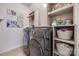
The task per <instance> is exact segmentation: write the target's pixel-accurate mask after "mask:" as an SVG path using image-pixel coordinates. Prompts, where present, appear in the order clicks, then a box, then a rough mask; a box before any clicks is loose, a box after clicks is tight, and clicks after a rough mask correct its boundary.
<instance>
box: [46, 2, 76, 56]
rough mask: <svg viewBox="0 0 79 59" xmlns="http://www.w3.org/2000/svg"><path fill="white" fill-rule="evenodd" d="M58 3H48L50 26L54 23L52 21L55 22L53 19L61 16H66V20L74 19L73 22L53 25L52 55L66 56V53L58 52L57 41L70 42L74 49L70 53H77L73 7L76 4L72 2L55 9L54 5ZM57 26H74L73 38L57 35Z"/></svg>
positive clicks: (62, 17)
mask: <svg viewBox="0 0 79 59" xmlns="http://www.w3.org/2000/svg"><path fill="white" fill-rule="evenodd" d="M56 4H57V3H49V4H48V20H49V24H50V26H51V25H52V23H51V22H53V20H56V19H57V18H61V19H64V18H65V20H67V19H68V18H69V19H72V24H67V25H66V24H59V25H58V24H57V25H52V27H53V44H52V46H53V48H52V50H53V54H52V55H53V56H65V55H63V54H60V53H59V52H58V50H57V47H56V44H57V42H60V43H65V44H68V45H69V46H72V47H73V51H72V53H71V54H70V55H76V54H75V53H76V43H75V41H76V39H75V25H74V21H73V20H74V19H73V7H74V5H73V4H71V3H70V4H68V5H65V6H62V7H60V8H58V9H55V8H54V6H55V5H56ZM60 4H62V3H60ZM64 4H65V3H64ZM64 4H63V5H64ZM67 15H69V16H67ZM57 28H64V29H65V28H72V29H73V34H72V38H71V39H69V40H67V39H61V38H59V37H58V35H57ZM63 52H64V51H63Z"/></svg>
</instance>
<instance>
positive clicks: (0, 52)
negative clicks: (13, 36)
mask: <svg viewBox="0 0 79 59" xmlns="http://www.w3.org/2000/svg"><path fill="white" fill-rule="evenodd" d="M20 47H23V45H21V46H16V47H13V48H9V49H6V50H3V51H0V54H3V53H6V52H8V51H11V50H14V49H17V48H20Z"/></svg>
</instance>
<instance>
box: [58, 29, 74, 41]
mask: <svg viewBox="0 0 79 59" xmlns="http://www.w3.org/2000/svg"><path fill="white" fill-rule="evenodd" d="M72 34H73V30H67V29H59V30H57V35H58V38H60V39H67V40H69V39H71V38H72Z"/></svg>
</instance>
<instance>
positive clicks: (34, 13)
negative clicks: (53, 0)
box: [0, 3, 79, 56]
mask: <svg viewBox="0 0 79 59" xmlns="http://www.w3.org/2000/svg"><path fill="white" fill-rule="evenodd" d="M78 15H79V3H0V56H79V40H78V38H79V32H78V31H79V25H78V24H79V16H78Z"/></svg>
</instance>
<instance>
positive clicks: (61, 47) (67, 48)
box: [56, 43, 73, 56]
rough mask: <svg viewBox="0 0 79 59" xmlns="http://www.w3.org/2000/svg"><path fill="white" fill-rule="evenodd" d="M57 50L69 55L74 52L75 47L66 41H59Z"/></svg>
mask: <svg viewBox="0 0 79 59" xmlns="http://www.w3.org/2000/svg"><path fill="white" fill-rule="evenodd" d="M56 47H57V50H58V52H59V53H60V54H61V55H64V56H69V55H71V54H72V51H73V47H72V46H70V45H68V44H65V43H57V44H56Z"/></svg>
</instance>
